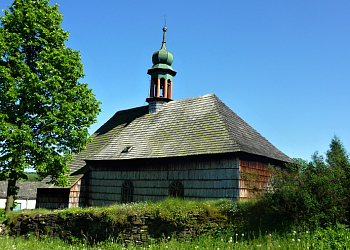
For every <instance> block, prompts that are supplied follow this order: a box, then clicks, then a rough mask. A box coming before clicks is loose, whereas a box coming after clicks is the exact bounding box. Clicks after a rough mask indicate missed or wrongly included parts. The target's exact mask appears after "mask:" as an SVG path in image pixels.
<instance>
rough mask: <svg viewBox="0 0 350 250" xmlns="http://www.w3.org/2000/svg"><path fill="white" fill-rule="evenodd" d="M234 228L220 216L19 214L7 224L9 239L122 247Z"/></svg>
mask: <svg viewBox="0 0 350 250" xmlns="http://www.w3.org/2000/svg"><path fill="white" fill-rule="evenodd" d="M229 225H231V223H230V222H229V220H228V218H227V217H226V216H225V215H223V214H220V213H213V214H206V213H203V214H200V213H192V214H189V215H188V216H187V218H186V220H181V218H180V219H178V220H176V219H174V220H165V219H164V218H162V217H161V216H159V215H154V214H143V215H139V214H133V215H128V216H127V217H125V218H123V219H120V220H119V221H118V219H116V220H115V221H110V219H108V218H107V217H104V216H101V215H98V214H88V213H76V214H66V215H65V216H62V215H58V214H54V213H52V214H40V213H39V214H20V215H18V216H17V217H15V218H14V219H12V221H7V226H8V229H9V230H10V231H9V234H10V235H13V236H19V235H27V234H35V235H37V236H40V235H54V236H59V237H61V238H64V239H68V240H69V239H76V238H80V239H83V240H87V241H89V242H97V241H104V240H107V239H110V238H111V237H112V238H114V239H117V240H119V241H120V242H122V243H126V244H128V243H134V244H140V245H141V244H144V243H148V242H149V241H150V240H151V239H159V238H169V237H179V238H186V237H191V236H194V235H197V234H200V233H203V232H207V231H211V230H217V229H219V228H223V227H227V226H229Z"/></svg>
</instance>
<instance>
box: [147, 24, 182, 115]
mask: <svg viewBox="0 0 350 250" xmlns="http://www.w3.org/2000/svg"><path fill="white" fill-rule="evenodd" d="M166 31H167V28H166V27H164V28H163V42H162V47H161V48H160V50H158V51H156V52H154V53H153V56H152V62H153V66H152V68H150V69H149V70H148V71H147V74H149V75H150V76H151V86H150V94H149V96H150V97H149V98H147V99H146V101H147V102H148V103H149V112H150V113H153V112H157V111H158V110H159V109H160V108H161V107H162V106H163V105H164V104H166V103H167V102H169V101H171V100H172V96H173V95H172V91H173V76H175V75H176V72H175V71H174V70H173V68H172V67H171V65H172V63H173V61H174V56H173V54H171V53H170V52H169V51H167V49H166V47H165V33H166Z"/></svg>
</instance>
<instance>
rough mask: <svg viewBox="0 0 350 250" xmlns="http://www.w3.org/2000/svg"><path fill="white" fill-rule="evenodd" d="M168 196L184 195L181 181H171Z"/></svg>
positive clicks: (181, 196)
mask: <svg viewBox="0 0 350 250" xmlns="http://www.w3.org/2000/svg"><path fill="white" fill-rule="evenodd" d="M169 196H172V197H179V198H183V197H184V185H182V183H181V181H173V182H172V183H171V184H170V187H169Z"/></svg>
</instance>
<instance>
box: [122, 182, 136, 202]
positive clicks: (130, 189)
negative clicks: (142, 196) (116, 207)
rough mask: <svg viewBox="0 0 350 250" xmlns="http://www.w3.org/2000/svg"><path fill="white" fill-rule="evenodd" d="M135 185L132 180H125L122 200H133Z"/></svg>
mask: <svg viewBox="0 0 350 250" xmlns="http://www.w3.org/2000/svg"><path fill="white" fill-rule="evenodd" d="M133 199H134V186H133V185H132V182H131V181H124V182H123V185H122V202H124V203H128V202H133Z"/></svg>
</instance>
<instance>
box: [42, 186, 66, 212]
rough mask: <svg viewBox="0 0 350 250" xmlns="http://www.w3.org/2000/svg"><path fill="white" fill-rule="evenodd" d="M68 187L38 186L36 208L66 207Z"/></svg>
mask: <svg viewBox="0 0 350 250" xmlns="http://www.w3.org/2000/svg"><path fill="white" fill-rule="evenodd" d="M68 202H69V189H68V188H38V191H37V198H36V206H35V207H36V208H47V209H57V208H68Z"/></svg>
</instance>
